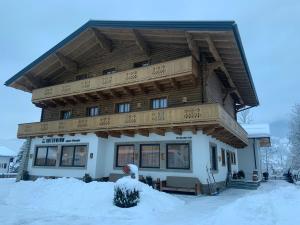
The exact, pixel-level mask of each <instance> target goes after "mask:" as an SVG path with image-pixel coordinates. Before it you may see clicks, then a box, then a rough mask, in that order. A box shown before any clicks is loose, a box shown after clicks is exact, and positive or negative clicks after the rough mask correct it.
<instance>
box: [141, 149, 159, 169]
mask: <svg viewBox="0 0 300 225" xmlns="http://www.w3.org/2000/svg"><path fill="white" fill-rule="evenodd" d="M139 146H140V152H139V167H140V168H145V169H159V168H160V144H159V143H156V144H139ZM143 146H158V147H159V148H158V166H142V147H143Z"/></svg>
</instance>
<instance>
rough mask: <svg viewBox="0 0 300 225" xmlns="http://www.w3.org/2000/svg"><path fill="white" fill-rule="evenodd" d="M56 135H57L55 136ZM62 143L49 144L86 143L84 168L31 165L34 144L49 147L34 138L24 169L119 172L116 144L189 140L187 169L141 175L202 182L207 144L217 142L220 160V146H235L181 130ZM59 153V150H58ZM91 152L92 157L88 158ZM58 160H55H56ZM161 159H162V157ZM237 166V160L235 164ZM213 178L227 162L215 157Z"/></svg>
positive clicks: (62, 172)
mask: <svg viewBox="0 0 300 225" xmlns="http://www.w3.org/2000/svg"><path fill="white" fill-rule="evenodd" d="M53 138H56V137H53ZM58 138H59V137H58ZM63 138H65V141H64V143H53V144H51V145H59V149H60V146H62V145H69V143H66V140H80V142H71V144H87V145H88V156H87V157H88V158H87V166H86V168H66V167H60V166H59V162H57V165H56V166H55V167H38V166H34V165H33V161H34V157H35V149H36V146H42V145H44V146H49V145H50V144H43V143H42V140H43V139H42V138H34V139H33V140H32V142H31V148H30V156H31V157H30V158H29V163H28V171H29V174H31V175H36V176H58V177H60V176H64V177H79V178H81V177H83V176H84V174H85V173H88V174H90V175H91V176H92V177H93V178H100V177H104V176H109V174H110V173H122V171H121V169H120V168H115V167H114V164H115V145H116V144H117V143H126V142H145V143H147V142H150V141H151V142H168V141H171V142H188V143H191V146H190V148H191V169H190V170H178V169H177V170H173V169H172V170H171V169H142V168H141V169H140V174H141V175H143V176H151V177H153V178H154V179H156V178H160V179H165V178H166V176H193V177H198V178H199V179H200V182H201V183H203V184H206V183H207V177H208V176H207V171H206V167H208V168H210V144H211V143H214V144H216V145H217V150H218V159H221V148H224V149H225V150H226V151H227V150H229V151H232V152H236V149H235V148H233V147H231V146H229V145H226V144H224V143H223V142H220V141H218V140H216V139H214V138H212V137H209V136H207V135H204V134H202V132H201V131H198V132H197V134H193V133H192V132H190V131H185V132H183V133H182V135H176V134H174V133H172V132H168V133H166V134H165V136H160V135H156V134H150V135H149V137H145V136H141V135H135V136H134V137H127V136H121V138H114V137H109V138H108V139H103V138H98V137H97V136H96V135H95V134H87V135H75V136H68V135H65V136H63ZM59 152H60V151H59ZM90 153H93V158H92V159H91V158H90ZM58 161H59V160H58ZM164 161H165V160H164ZM237 165H238V163H237ZM237 165H232V171H237V170H238V166H237ZM214 176H215V179H216V181H225V179H226V176H227V165H226V166H222V162H221V161H220V160H218V170H217V171H216V172H215V173H214Z"/></svg>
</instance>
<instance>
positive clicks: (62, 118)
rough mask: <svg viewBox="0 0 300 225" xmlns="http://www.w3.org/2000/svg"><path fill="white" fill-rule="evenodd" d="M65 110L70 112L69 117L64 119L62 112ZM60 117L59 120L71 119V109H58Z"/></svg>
mask: <svg viewBox="0 0 300 225" xmlns="http://www.w3.org/2000/svg"><path fill="white" fill-rule="evenodd" d="M66 112H70V118H66V119H64V117H63V114H64V113H66ZM60 119H61V120H69V119H72V110H71V109H66V110H61V111H60Z"/></svg>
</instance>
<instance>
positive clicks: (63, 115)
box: [60, 110, 71, 120]
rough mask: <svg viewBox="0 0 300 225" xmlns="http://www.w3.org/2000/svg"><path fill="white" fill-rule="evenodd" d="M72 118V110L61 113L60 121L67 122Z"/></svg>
mask: <svg viewBox="0 0 300 225" xmlns="http://www.w3.org/2000/svg"><path fill="white" fill-rule="evenodd" d="M70 118H71V111H70V110H65V111H61V113H60V119H62V120H66V119H70Z"/></svg>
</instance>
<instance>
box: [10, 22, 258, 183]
mask: <svg viewBox="0 0 300 225" xmlns="http://www.w3.org/2000/svg"><path fill="white" fill-rule="evenodd" d="M5 84H6V85H7V86H9V87H13V88H16V89H20V90H22V91H26V92H30V93H32V103H33V104H35V105H36V106H37V107H40V108H41V120H40V122H34V123H27V124H20V125H19V128H18V137H19V138H24V139H27V140H28V152H26V151H25V153H24V159H23V169H24V170H27V171H28V172H29V175H30V176H31V177H33V178H34V177H39V176H55V177H60V176H67V177H78V178H81V177H83V176H84V174H85V173H88V174H89V175H91V176H92V177H93V178H101V177H107V176H109V174H111V173H121V168H122V166H124V165H125V164H127V163H135V164H136V165H138V166H139V168H140V174H142V175H144V176H152V177H153V178H154V179H155V178H161V179H164V178H165V177H166V176H171V175H175V176H189V177H197V178H199V179H200V181H201V183H202V185H203V187H205V186H206V185H207V176H208V173H207V170H206V168H209V169H210V170H211V171H212V173H213V174H214V177H215V179H216V181H217V183H218V185H219V186H220V187H223V186H224V184H225V180H226V177H227V174H228V171H231V170H238V167H239V166H238V165H239V162H238V157H237V156H236V155H237V149H240V148H245V146H247V145H248V144H249V140H248V137H247V133H246V131H245V130H244V129H243V128H242V127H241V126H240V125H239V124H238V123H237V121H236V114H237V112H238V111H239V110H241V109H243V108H245V107H254V106H257V105H258V104H259V102H258V99H257V95H256V91H255V88H254V85H253V81H252V78H251V74H250V71H249V68H248V64H247V60H246V57H245V53H244V50H243V46H242V43H241V39H240V36H239V32H238V28H237V25H236V23H235V22H230V21H227V22H224V21H220V22H203V21H193V22H185V21H182V22H180V21H178V22H174V21H173V22H169V21H89V22H87V23H86V24H84V25H83V26H82V27H80V28H79V29H78V30H76V31H75V32H74V33H72V34H71V35H70V36H68V37H67V38H66V39H64V40H63V41H62V42H60V43H58V44H57V45H56V46H54V47H53V48H52V49H50V50H49V51H48V52H46V53H45V54H43V55H42V56H41V57H39V58H38V59H36V60H35V61H34V62H32V63H31V64H30V65H28V66H27V67H25V68H24V69H23V70H22V71H20V72H19V73H17V74H16V75H15V76H13V77H12V78H11V79H9V80H8V81H6V83H5Z"/></svg>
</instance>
